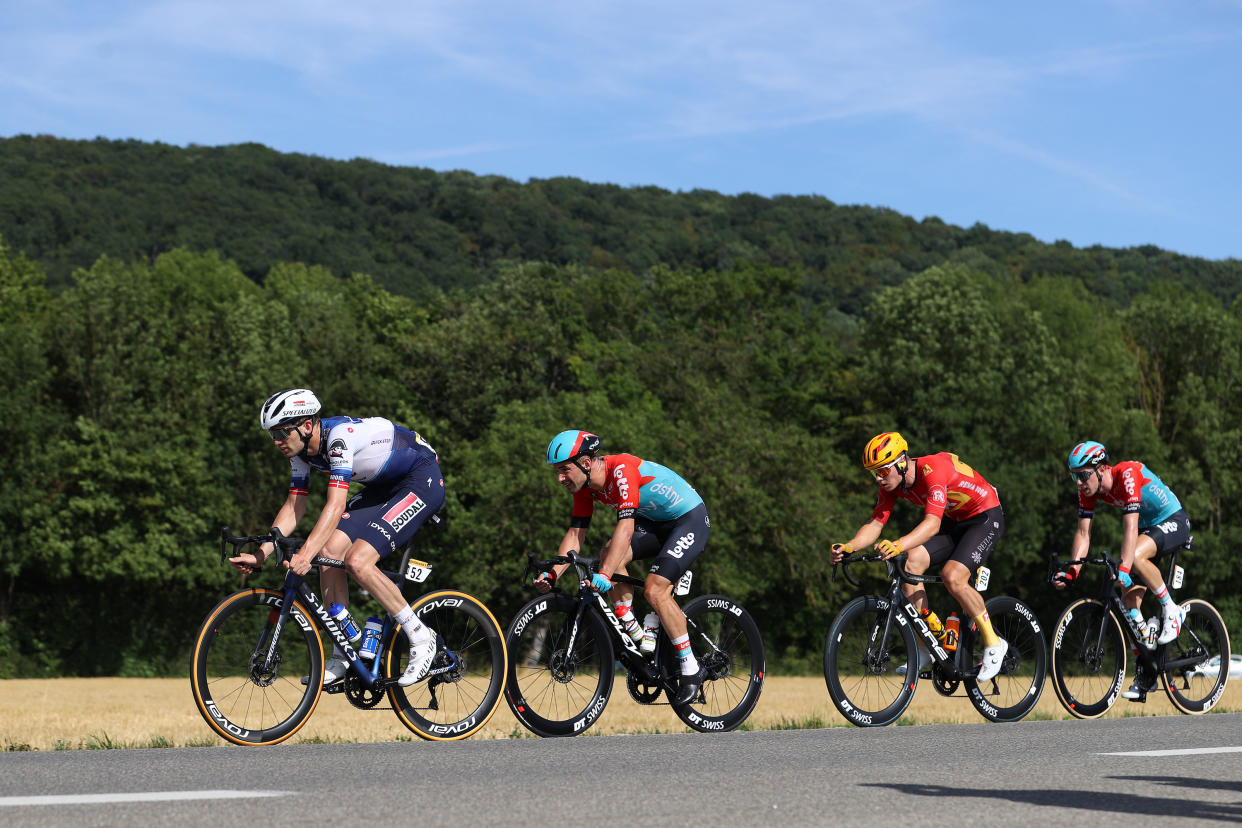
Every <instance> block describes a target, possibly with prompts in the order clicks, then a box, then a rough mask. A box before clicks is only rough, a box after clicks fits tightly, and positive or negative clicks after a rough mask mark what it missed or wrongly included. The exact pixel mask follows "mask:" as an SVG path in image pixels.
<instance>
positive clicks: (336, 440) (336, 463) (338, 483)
mask: <svg viewBox="0 0 1242 828" xmlns="http://www.w3.org/2000/svg"><path fill="white" fill-rule="evenodd" d="M334 432H335V429H334V431H333V432H329V434H328V469H329V471H328V489H329V491H331V490H332V489H348V488H349V480H350V478H351V477H353V476H354V449H353V446H351V445H350V444H349V441H348V440H346V439H345V437H344V436H342V435H340V434H337V433H334Z"/></svg>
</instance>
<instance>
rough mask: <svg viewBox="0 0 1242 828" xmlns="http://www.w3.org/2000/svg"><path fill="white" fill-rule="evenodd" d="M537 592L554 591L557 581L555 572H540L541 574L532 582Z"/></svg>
mask: <svg viewBox="0 0 1242 828" xmlns="http://www.w3.org/2000/svg"><path fill="white" fill-rule="evenodd" d="M531 583H532V584H533V585H534V587H535V590H536V591H537V592H543V593H548V592H551V591H552V585H553V584H555V583H556V573H555V572H540V573H539V575H538V576H537V577H536V578H535V580H534V581H532V582H531Z"/></svg>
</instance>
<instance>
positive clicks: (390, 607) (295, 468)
mask: <svg viewBox="0 0 1242 828" xmlns="http://www.w3.org/2000/svg"><path fill="white" fill-rule="evenodd" d="M320 407H321V406H320V404H319V400H318V398H316V397H315V395H314V393H312V392H311V391H309V390H308V389H305V388H290V389H286V390H284V391H278V392H277V393H275V394H273V395H272V396H271V397H269V398H268V399H267V402H265V403H263V407H262V408H261V409H260V412H259V422H260V425H262V426H263V428H264V429H266V430H267V431H268V432H269V433H270V434H271V436H272V440H273V441H275V444H276V448H278V449H279V450H280V453H281V454H283V455H284V456H285V457H287V458H288V459H289V465H290V471H291V481H290V484H289V494H288V496H287V497H286V498H285V502H284V505H282V506H281V507H280V511H279V512H277V514H276V519H275V520H273V521H272V526H274V527H276V528H278V529H280V531H281V532H283V533H284V534H286V535H288V534H291V533H292V532H293V531H294V529H295V528H296V527H297V524H298V521H300V520H301V519H302V516H303V515H305V514H306V498H307V494H308V480H309V477H310V471H311V469H318V470H319V471H322V472H325V473H326V474H328V475H329V477H328V497H327V501H326V502H325V503H324V507H323V510H322V511H321V512H320V513H319V518H318V519H317V520H316V521H315V526H314V528H312V529H311V532H310V534H309V535H307V537H306V542H305V543H304V544H303V545H302V548H301V549H300V550H298V552H297V554H295V555H294V556H293V557H292V558H290V559H289V560H288V561H286V562H285V566H286V567H288V568H289V569H291V570H293V571H294V572H295V573H297V574H298V575H305V574H306V573H307V572H309V571H310V568H311V561H312V560H313V559H314V557H315V556H316V555H319V554H323V555H324V556H325V557H328V558H332V559H335V560H343V561H344V562H345V569H344V570H341V569H336V568H328V567H324V568H322V569H321V570H320V573H319V583H320V585H321V587H322V590H323V598H324V601H325V602H326V603H334V602H339V603H341V604H343V605H345V606H348V605H349V586H348V584H347V582H346V577H345V575H346V571H348V573H349V574H350V575H353V576H354V579H355V580H356V581H357V582H358V583H359V584H361V585H362V586H363V588H365V589H366V590H367V591H368V592H370V593H371V595H373V596H375V600H377V601H379V603H380V605H381V606H382V607H383V608H384V609H385V610H387V611H388V612H389V613H390V614H391V615H392V616H393V618H394V620H396V622H397V623H398V624H400V625H401V627H402V629H403V630H404V631H405V635H406V638H407V639H408V640H409V642H410V659H409V664H408V666H407V667H406V669H405V672H404V673H403V674H402V675H401V677H400V678H399V679H398V683H399V684H400V685H402V686H403V687H405V686H409V685H411V684H414V683H415V682H417V681H419V680H421V679H423V678H424V677H426V675H427V671H428V670H429V669H430V667H431V662H432V659H434V658H435V654H436V634H435V631H434V630H432V629H431V628H429V627H428V626H427V625H425V624H423V623H422V621H420V620H419V618H418V616H417V615H415V614H414V611H413V610H412V609H411V608H410V605H409V604H408V603H406V601H405V597H404V596H403V595H402V594H401V590H400V589H399V588H398V587H397V585H396V584H394V583H393V582H392V581H390V580H389V579H388V577H387V576H386V575H384V574H383V573H382V572H381V571H380V569H379V567H378V566H377V564H378V563H379V561H380V560H381V559H382V558H383V557H384V556H385V555H387V554H389V553H390V552H393V551H394V550H396V549H398V548H399V547H401V546H404V545H405V544H406V542H408V541H409V540H410V538H412V537H413V536H414V534H415V533H416V532H417V531H418V530H419V528H420V527H421V526H422V525H423V523H424V522H425V521H426V520H427V519H428V518H430V517H431V516H432V515H433V514H435V513H436V512H437V511H439V510H440V508H441V507H443V506H444V478H443V477H442V476H441V474H440V464H439V458H438V457H437V455H436V453H435V450H434V449H432V448H431V446H430V445H428V444H427V441H426V440H424V439H423V438H422V437H421V436H419V434H418V432H415V431H411V430H410V429H407V428H404V427H402V426H399V425H394V424H393V423H392V422H391V421H389V420H386V419H384V418H382V417H366V418H357V417H323V418H320V417H319V416H318V414H319V410H320ZM350 481H353V482H356V483H361V484H363V485H364V486H365V487H366V488H364V489H363V491H362V492H361V493H359V494H358V495H356V496H355V497H353V498H352V499H350V498H348V492H349V484H350ZM271 551H272V544H270V543H268V544H263V545H262V546H261V547H260V548H259V550H258V552H257V553H254V552H244V553H242V554H241V555H238V556H237V557H234V558H230V562H231V563H232V564H233V566H234V567H236V568H237V569H239V570H241V571H242V572H254V571H257V570H258V569H259V567H261V566H262V565H263V561H264V560H266V558H267V555H268V554H269V553H270V552H271ZM347 669H348V667H347V664H346V662H345V660H344V654H343V653H342V652H341V651H340V650H339V648H336V647H334V648H333V653H332V657H331V658H329V659H328V661H327V663H326V664H325V665H324V684H325V685H327V684H331V683H332V682H335V681H337V680H339V679H341V678H343V677H344V676H345V673H346V670H347Z"/></svg>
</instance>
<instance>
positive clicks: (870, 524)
mask: <svg viewBox="0 0 1242 828" xmlns="http://www.w3.org/2000/svg"><path fill="white" fill-rule="evenodd" d="M883 531H884V524H883V523H880V521H878V520H869V521H867V522H866V523H864V524H863V525H862V527H861V528H860V529H859V530H858V531H857V532H856V533H855V534H854V538H853V540H851V541H850V542H849V545H850V546H851V547H853V548H854V549H855V550H857V551H860V552H861V551H862V550H864V549H866V548H867V547H868V546H870V545H871V544H873V543H875V542H876V541H877V540H879V537H880V533H881V532H883Z"/></svg>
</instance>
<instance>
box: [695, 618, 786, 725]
mask: <svg viewBox="0 0 1242 828" xmlns="http://www.w3.org/2000/svg"><path fill="white" fill-rule="evenodd" d="M682 611H683V612H684V613H685V614H686V627H687V632H689V634H690V646H691V647H692V648H693V649H694V652H695V656H696V657H697V658H698V661H699V664H700V666H701V667H703V668H704V669H705V670H706V671H707V677H706V678H705V679H704V681H703V686H702V688H701V691H700V693H699V696H698V697H697V698H696V699H694V700H692V701H690V702H689V703H687V704H682V705H673V712H674V713H676V714H677V718H679V719H681V720H682V721H683V722H685V724H686V725H687V726H688V727H690V728H692V729H694V730H697V731H699V732H701V733H724V732H727V731H730V730H734V729H736V728H737V727H738V725H740V724H742V722H744V721H746V717H748V716H749V715H750V714H751V711H753V710H754V709H755V704H757V703H758V701H759V695H760V694H761V693H762V692H763V677H764V670H765V660H764V652H763V638H762V637H761V636H760V634H759V625H758V624H756V623H755V619H754V618H752V617H751V615H750V613H749V612H747V611H746V608H745V607H743V606H742V605H741V604H739V603H737V602H736V601H734V600H733V599H732V598H729V597H727V596H724V595H700V596H699V597H697V598H695V599H694V600H693V601H691V602H690V603H688V604H686V606H685V608H684V609H683V610H682Z"/></svg>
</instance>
